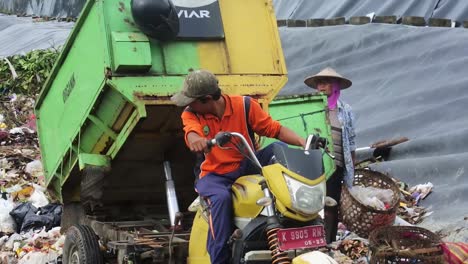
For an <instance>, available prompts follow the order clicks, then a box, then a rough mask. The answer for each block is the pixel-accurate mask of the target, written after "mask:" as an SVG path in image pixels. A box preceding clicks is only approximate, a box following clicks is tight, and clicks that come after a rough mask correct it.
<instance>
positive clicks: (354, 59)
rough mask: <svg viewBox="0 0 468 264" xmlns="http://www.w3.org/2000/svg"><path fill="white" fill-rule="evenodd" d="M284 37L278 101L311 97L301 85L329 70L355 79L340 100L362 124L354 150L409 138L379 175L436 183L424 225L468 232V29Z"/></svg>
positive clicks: (323, 31) (297, 31) (395, 28)
mask: <svg viewBox="0 0 468 264" xmlns="http://www.w3.org/2000/svg"><path fill="white" fill-rule="evenodd" d="M280 35H281V40H282V45H283V50H284V54H285V57H286V63H287V67H288V72H289V82H288V83H287V84H286V86H285V87H284V88H283V89H282V90H281V92H280V94H281V95H297V94H304V93H310V92H311V91H312V89H311V88H308V87H307V86H305V85H304V84H303V80H304V78H305V77H306V76H308V75H311V74H313V73H317V72H318V71H320V69H322V68H324V67H327V66H331V67H333V68H335V69H337V70H338V72H340V73H342V74H343V75H345V76H347V77H348V78H350V79H351V80H352V81H353V86H352V87H351V88H349V89H346V90H344V91H343V93H342V98H343V99H344V100H345V101H346V102H348V103H349V104H350V105H351V106H352V108H353V110H354V113H355V115H356V117H357V122H356V126H357V127H356V129H357V131H356V132H357V145H358V146H359V147H365V146H368V145H370V144H371V143H373V142H375V141H378V140H381V139H392V138H396V137H400V136H406V137H408V138H410V141H409V142H406V143H402V144H400V145H397V146H395V147H394V148H393V151H392V152H391V155H390V161H388V162H384V163H380V164H378V165H375V166H374V168H375V169H377V170H380V171H383V172H387V173H389V174H390V175H392V176H394V177H397V178H400V179H402V180H404V181H405V182H407V183H408V184H409V185H416V184H422V183H426V182H429V181H430V182H432V183H433V184H434V186H435V187H434V192H433V193H432V194H431V195H430V196H429V197H428V198H427V199H426V200H424V201H423V203H422V205H423V206H426V207H429V208H430V209H431V210H432V211H433V212H434V213H433V214H432V215H431V216H430V217H429V218H428V221H427V224H429V225H432V226H433V225H434V224H435V223H436V224H438V225H444V224H452V223H458V224H463V225H465V226H466V221H464V220H463V218H464V217H466V216H468V201H467V200H468V171H467V170H466V168H465V167H466V164H467V162H468V114H467V110H466V109H467V107H468V74H467V73H468V69H467V65H468V45H467V43H468V30H467V29H463V28H429V27H423V28H420V27H410V26H403V25H387V24H367V25H362V26H351V25H343V26H333V27H320V28H280ZM448 216H449V217H448ZM464 239H465V240H467V241H468V237H466V236H465V238H464Z"/></svg>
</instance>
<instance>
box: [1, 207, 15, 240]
mask: <svg viewBox="0 0 468 264" xmlns="http://www.w3.org/2000/svg"><path fill="white" fill-rule="evenodd" d="M14 207H15V205H14V204H13V202H12V201H9V200H4V199H0V232H1V233H5V234H13V233H15V231H16V223H15V220H14V219H13V218H12V217H11V216H10V211H11V210H13V208H14Z"/></svg>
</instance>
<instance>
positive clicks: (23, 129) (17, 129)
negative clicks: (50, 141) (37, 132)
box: [9, 127, 34, 135]
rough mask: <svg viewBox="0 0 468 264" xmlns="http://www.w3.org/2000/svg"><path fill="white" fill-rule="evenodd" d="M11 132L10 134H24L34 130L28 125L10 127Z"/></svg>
mask: <svg viewBox="0 0 468 264" xmlns="http://www.w3.org/2000/svg"><path fill="white" fill-rule="evenodd" d="M9 132H10V134H23V135H24V133H29V134H32V133H34V130H32V129H30V128H28V127H15V128H12V129H10V131H9Z"/></svg>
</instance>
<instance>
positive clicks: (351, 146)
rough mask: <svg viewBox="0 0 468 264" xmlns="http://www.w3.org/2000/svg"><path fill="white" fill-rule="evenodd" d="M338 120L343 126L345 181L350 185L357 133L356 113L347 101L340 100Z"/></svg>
mask: <svg viewBox="0 0 468 264" xmlns="http://www.w3.org/2000/svg"><path fill="white" fill-rule="evenodd" d="M337 107H338V120H339V121H340V124H341V126H342V128H343V132H342V136H343V158H344V161H345V168H344V182H345V183H346V184H347V185H348V186H350V187H351V186H352V182H353V178H354V164H353V159H352V157H351V152H352V151H355V150H356V142H355V141H354V138H355V137H356V133H355V132H354V115H353V112H352V109H351V106H349V105H348V104H347V103H345V102H343V101H341V100H338V104H337Z"/></svg>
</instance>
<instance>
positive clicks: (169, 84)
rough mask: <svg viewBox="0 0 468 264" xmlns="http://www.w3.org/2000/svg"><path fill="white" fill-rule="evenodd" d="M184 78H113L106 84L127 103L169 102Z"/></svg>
mask: <svg viewBox="0 0 468 264" xmlns="http://www.w3.org/2000/svg"><path fill="white" fill-rule="evenodd" d="M183 80H184V76H170V77H168V76H160V77H156V76H153V77H115V78H112V80H109V81H108V82H109V83H110V84H111V85H112V86H113V87H115V88H116V89H118V90H119V91H120V92H121V93H122V94H123V95H124V96H125V97H126V98H127V100H129V101H132V102H134V103H135V104H138V103H139V102H141V101H145V100H167V101H169V100H170V97H171V96H172V95H173V94H174V93H176V92H178V91H179V90H180V87H181V86H182V82H183Z"/></svg>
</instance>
